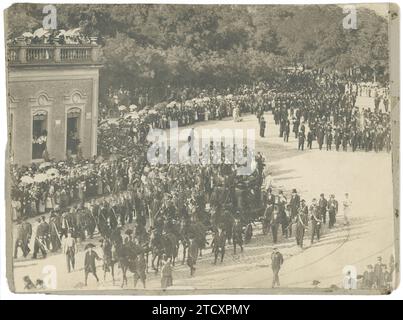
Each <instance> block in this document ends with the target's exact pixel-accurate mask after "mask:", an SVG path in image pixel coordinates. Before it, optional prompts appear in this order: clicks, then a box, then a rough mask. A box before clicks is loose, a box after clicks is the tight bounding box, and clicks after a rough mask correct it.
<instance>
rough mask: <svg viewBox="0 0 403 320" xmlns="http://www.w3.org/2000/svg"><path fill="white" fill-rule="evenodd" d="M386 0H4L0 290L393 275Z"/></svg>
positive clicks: (170, 288)
mask: <svg viewBox="0 0 403 320" xmlns="http://www.w3.org/2000/svg"><path fill="white" fill-rule="evenodd" d="M399 14H400V11H399V7H398V5H397V4H392V3H370V4H365V3H360V4H354V3H352V4H345V3H343V4H337V3H334V4H306V5H302V4H292V5H291V4H236V3H234V4H219V3H217V4H192V3H191V2H189V3H188V4H140V3H137V4H134V3H133V4H84V3H76V4H73V3H69V4H58V3H52V4H47V3H15V4H12V5H11V6H9V7H8V8H6V9H5V10H4V12H3V16H4V44H3V45H4V47H5V62H4V64H5V72H6V74H5V75H4V77H3V78H5V79H6V88H5V91H4V92H6V101H5V103H6V111H4V112H3V117H4V118H5V117H7V142H6V143H7V146H6V149H7V150H6V152H5V154H4V157H5V168H4V170H3V171H4V172H5V173H4V175H5V181H4V182H3V184H5V195H4V196H3V198H4V199H5V201H4V204H3V210H5V216H4V217H3V218H2V222H1V223H2V224H5V226H6V227H5V230H6V234H5V239H6V243H5V244H4V245H5V246H6V256H5V257H4V258H5V260H6V266H7V270H6V272H7V282H8V288H9V290H10V291H11V292H14V293H49V294H55V295H59V294H75V295H88V294H95V295H106V294H107V295H140V296H143V295H144V296H145V295H200V294H203V295H204V294H237V295H239V294H265V295H278V294H280V295H290V294H304V295H312V294H315V295H387V294H391V293H392V292H393V291H394V290H395V289H396V288H397V287H398V286H399V281H400V271H399V265H400V256H399V250H400V249H399V241H400V227H399V225H400V220H399V213H400V209H399V208H400V199H399V198H400V189H399V185H400V180H399V177H400V163H399V161H400V138H399V136H400V109H399V108H400V107H399V103H400V102H399V92H400V64H399V58H400V56H399V39H400V36H399V32H400V30H399V29H400V25H399V24H400V22H399V20H400V16H399ZM4 130H5V129H4ZM2 259H3V257H2ZM240 310H241V311H242V310H243V309H240ZM244 311H245V312H247V309H245V310H244ZM158 312H159V313H160V314H162V312H163V310H162V309H161V310H158Z"/></svg>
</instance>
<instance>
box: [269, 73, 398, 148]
mask: <svg viewBox="0 0 403 320" xmlns="http://www.w3.org/2000/svg"><path fill="white" fill-rule="evenodd" d="M298 81H301V82H302V81H303V82H304V87H303V89H301V90H296V91H293V92H292V91H287V92H281V93H277V94H276V96H275V98H274V99H273V100H272V105H271V107H272V110H273V117H274V121H275V123H276V125H279V136H280V137H283V139H284V141H285V142H288V140H289V137H290V135H295V138H296V139H297V141H298V149H299V150H304V148H308V149H312V142H313V141H316V142H317V144H318V147H319V149H320V150H322V149H324V148H326V150H332V148H334V149H335V150H337V151H339V150H343V151H347V150H348V149H349V148H351V150H352V151H356V150H362V151H372V150H373V151H375V152H379V151H383V150H386V151H387V152H390V150H391V129H390V113H389V100H388V94H387V90H386V89H385V88H378V87H369V88H370V89H368V88H367V87H364V88H365V90H367V91H366V92H365V93H366V94H368V96H369V97H371V98H372V99H373V102H374V108H373V109H371V108H370V107H367V108H361V110H360V108H359V107H358V106H357V105H356V100H357V97H358V96H359V95H362V94H364V92H363V90H364V89H363V88H362V87H361V86H359V85H358V84H357V83H352V82H348V83H346V84H344V81H343V82H341V81H340V80H339V79H337V78H321V77H314V76H312V77H309V76H308V77H307V76H303V77H301V78H300V79H299V80H298ZM381 102H382V104H381ZM381 105H383V108H381Z"/></svg>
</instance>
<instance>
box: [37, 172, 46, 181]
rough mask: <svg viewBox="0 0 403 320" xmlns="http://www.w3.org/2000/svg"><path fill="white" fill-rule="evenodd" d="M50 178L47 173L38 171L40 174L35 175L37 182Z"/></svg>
mask: <svg viewBox="0 0 403 320" xmlns="http://www.w3.org/2000/svg"><path fill="white" fill-rule="evenodd" d="M48 179H49V177H48V175H47V174H45V173H38V174H36V175H35V177H34V181H35V182H44V181H46V180H48Z"/></svg>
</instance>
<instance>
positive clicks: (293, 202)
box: [290, 189, 300, 219]
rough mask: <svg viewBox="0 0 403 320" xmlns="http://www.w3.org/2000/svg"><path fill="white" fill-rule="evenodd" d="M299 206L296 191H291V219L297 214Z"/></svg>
mask: <svg viewBox="0 0 403 320" xmlns="http://www.w3.org/2000/svg"><path fill="white" fill-rule="evenodd" d="M299 204H300V197H299V195H298V193H297V189H292V194H291V199H290V209H291V217H290V218H291V219H293V218H294V217H295V216H296V215H297V214H298V208H299Z"/></svg>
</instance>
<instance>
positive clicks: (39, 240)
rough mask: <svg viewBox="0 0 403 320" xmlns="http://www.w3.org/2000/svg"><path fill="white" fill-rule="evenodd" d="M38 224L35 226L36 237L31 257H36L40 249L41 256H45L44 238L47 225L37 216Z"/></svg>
mask: <svg viewBox="0 0 403 320" xmlns="http://www.w3.org/2000/svg"><path fill="white" fill-rule="evenodd" d="M37 221H38V223H39V225H38V226H37V227H36V237H35V243H34V253H33V255H32V258H33V259H36V258H37V255H38V252H39V251H41V253H42V256H43V258H46V254H47V252H46V238H47V231H48V229H47V228H46V227H47V226H46V225H45V224H43V223H42V220H41V219H40V218H38V220H37Z"/></svg>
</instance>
